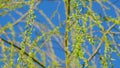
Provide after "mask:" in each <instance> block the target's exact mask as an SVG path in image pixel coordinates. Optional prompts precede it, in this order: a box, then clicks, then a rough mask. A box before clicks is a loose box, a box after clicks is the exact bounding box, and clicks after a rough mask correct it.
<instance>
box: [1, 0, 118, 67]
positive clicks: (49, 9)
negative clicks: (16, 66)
mask: <svg viewBox="0 0 120 68" xmlns="http://www.w3.org/2000/svg"><path fill="white" fill-rule="evenodd" d="M110 1H111V2H114V1H115V0H110ZM119 3H120V1H118V2H115V3H114V4H115V5H117V6H118V7H120V4H119ZM105 5H107V6H108V7H110V9H109V10H107V11H106V12H107V14H108V15H109V16H111V17H114V18H115V17H116V14H115V11H114V9H113V7H111V6H110V5H108V4H106V3H105ZM28 8H29V7H28V6H24V7H23V8H18V9H17V10H18V11H21V12H22V13H26V12H27V10H28ZM38 8H39V9H41V10H42V11H43V12H44V13H45V14H46V16H47V17H48V18H51V17H53V19H52V20H51V21H52V23H54V25H55V26H59V25H60V23H61V22H64V20H65V19H66V16H65V8H64V3H63V1H61V0H59V1H52V0H50V1H49V0H48V1H42V2H41V3H40V4H39V5H38ZM92 9H93V10H94V11H95V12H96V13H97V14H101V16H104V15H103V11H102V10H101V9H102V8H101V7H100V5H99V4H97V3H96V2H94V3H93V8H92ZM0 11H1V10H0ZM54 11H57V13H56V14H55V16H53V13H54ZM9 13H11V14H12V15H13V16H14V17H15V18H16V20H17V19H18V18H20V17H21V16H20V15H18V14H16V12H15V11H11V12H9ZM35 15H36V21H39V24H45V25H48V27H47V28H49V29H52V28H51V27H49V25H50V24H48V21H47V20H46V18H45V17H43V16H42V14H39V12H38V11H37V10H35ZM8 22H13V21H12V19H11V17H10V16H9V15H8V14H7V15H5V16H0V26H2V27H3V26H4V25H6V24H7V23H8ZM19 25H21V26H22V28H24V29H25V24H23V23H22V22H21V23H20V24H19ZM103 26H104V27H105V29H108V26H107V25H106V24H105V23H104V24H103ZM14 28H15V31H16V32H17V33H20V30H19V29H18V26H16V27H14ZM97 29H98V30H99V28H97V27H94V29H93V30H97ZM36 30H37V29H36ZM60 31H61V33H64V27H63V28H61V30H60ZM8 32H9V31H8ZM95 34H96V35H98V36H102V34H100V33H95ZM0 37H3V38H6V37H5V36H4V35H0ZM35 37H36V33H34V31H33V34H32V40H33V39H34V38H35ZM115 39H117V37H116V38H115ZM16 40H18V41H22V39H21V38H20V37H17V39H16ZM53 40H54V39H53ZM117 41H118V42H120V41H119V40H117ZM86 43H87V42H86ZM53 44H54V45H55V46H54V49H55V53H56V55H57V56H59V57H60V58H61V59H63V60H64V59H65V54H64V52H63V51H62V48H61V47H60V46H58V43H56V42H54V41H53ZM88 45H90V44H89V43H88ZM102 49H104V47H102V48H101V50H102ZM90 50H91V47H90ZM0 53H1V49H0ZM37 56H38V57H39V55H37ZM0 57H1V56H0ZM112 57H113V58H114V59H115V60H114V61H113V64H114V68H120V65H119V64H120V58H119V57H118V56H117V55H116V54H115V53H112ZM15 58H16V59H17V58H18V56H17V55H16V57H15ZM98 61H99V60H98ZM0 64H1V65H2V64H3V63H1V62H0ZM99 65H100V63H98V68H101V67H100V66H99ZM0 67H1V66H0Z"/></svg>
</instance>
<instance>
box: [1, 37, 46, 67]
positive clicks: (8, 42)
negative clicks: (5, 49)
mask: <svg viewBox="0 0 120 68" xmlns="http://www.w3.org/2000/svg"><path fill="white" fill-rule="evenodd" d="M0 40H2V41H4V42H5V43H7V44H9V45H12V46H13V47H15V48H16V49H18V50H21V48H20V47H18V46H17V45H15V44H14V43H13V42H10V41H7V40H5V39H3V38H1V37H0ZM24 55H26V56H29V57H31V56H30V55H29V54H28V53H27V52H24ZM31 58H32V60H33V61H34V62H35V63H37V64H38V65H39V66H41V67H43V68H45V66H44V65H43V64H42V63H41V62H39V61H38V60H37V59H36V58H35V57H31Z"/></svg>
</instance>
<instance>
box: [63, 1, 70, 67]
mask: <svg viewBox="0 0 120 68" xmlns="http://www.w3.org/2000/svg"><path fill="white" fill-rule="evenodd" d="M65 5H66V17H67V18H66V19H67V20H66V32H65V40H64V44H65V50H66V68H70V67H69V54H68V52H69V51H68V39H69V38H68V27H69V23H70V22H69V17H70V0H66V1H65Z"/></svg>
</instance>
